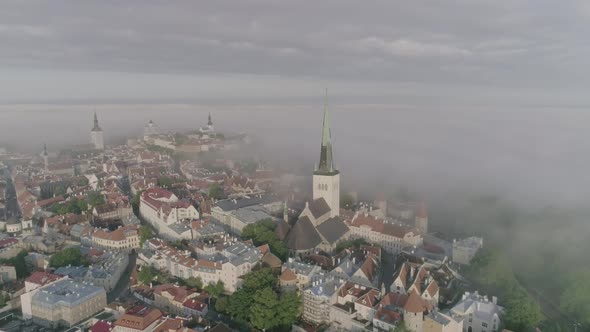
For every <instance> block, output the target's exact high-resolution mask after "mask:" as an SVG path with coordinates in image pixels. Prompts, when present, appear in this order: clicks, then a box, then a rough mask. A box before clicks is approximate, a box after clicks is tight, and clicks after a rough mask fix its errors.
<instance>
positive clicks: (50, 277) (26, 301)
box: [20, 271, 67, 319]
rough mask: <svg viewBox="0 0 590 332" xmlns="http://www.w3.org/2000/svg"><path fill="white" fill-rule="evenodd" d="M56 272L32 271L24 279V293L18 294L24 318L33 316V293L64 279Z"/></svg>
mask: <svg viewBox="0 0 590 332" xmlns="http://www.w3.org/2000/svg"><path fill="white" fill-rule="evenodd" d="M66 278H67V277H63V276H60V275H57V274H52V273H48V272H39V271H36V272H33V274H31V275H30V276H29V277H28V278H26V279H25V293H24V294H22V295H21V296H20V302H21V310H22V313H23V318H24V319H31V318H33V309H32V299H33V295H35V294H36V293H37V291H38V290H39V289H41V288H42V287H45V286H47V285H50V284H52V283H54V282H56V281H58V280H62V279H66Z"/></svg>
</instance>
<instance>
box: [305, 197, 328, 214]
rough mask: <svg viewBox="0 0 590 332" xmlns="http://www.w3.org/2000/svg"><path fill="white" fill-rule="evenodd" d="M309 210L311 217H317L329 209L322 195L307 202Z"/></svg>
mask: <svg viewBox="0 0 590 332" xmlns="http://www.w3.org/2000/svg"><path fill="white" fill-rule="evenodd" d="M309 211H311V214H312V215H313V217H314V218H316V219H317V218H319V217H321V216H323V215H324V214H326V213H328V212H330V211H331V209H330V206H329V205H328V203H326V200H325V199H324V198H323V197H320V198H318V199H315V200H313V201H312V202H311V203H309Z"/></svg>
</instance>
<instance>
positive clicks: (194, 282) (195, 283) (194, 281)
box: [184, 277, 203, 290]
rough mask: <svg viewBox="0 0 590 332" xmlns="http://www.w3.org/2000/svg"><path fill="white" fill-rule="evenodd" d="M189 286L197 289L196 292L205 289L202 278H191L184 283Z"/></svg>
mask: <svg viewBox="0 0 590 332" xmlns="http://www.w3.org/2000/svg"><path fill="white" fill-rule="evenodd" d="M184 282H185V283H186V285H187V286H189V287H192V288H195V289H196V290H201V289H203V280H202V279H201V277H190V278H188V279H186V280H185V281H184Z"/></svg>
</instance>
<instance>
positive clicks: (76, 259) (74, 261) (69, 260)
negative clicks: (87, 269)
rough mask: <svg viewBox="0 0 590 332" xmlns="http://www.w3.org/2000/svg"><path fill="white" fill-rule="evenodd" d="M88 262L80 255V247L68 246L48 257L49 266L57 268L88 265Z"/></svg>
mask: <svg viewBox="0 0 590 332" xmlns="http://www.w3.org/2000/svg"><path fill="white" fill-rule="evenodd" d="M89 264H90V262H89V261H88V258H86V257H85V256H83V255H82V253H81V252H80V249H78V248H68V249H65V250H62V251H59V252H57V253H55V254H53V256H51V258H50V259H49V266H51V267H54V268H59V267H62V266H68V265H73V266H81V265H83V266H88V265H89Z"/></svg>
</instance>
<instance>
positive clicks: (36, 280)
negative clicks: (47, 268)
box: [25, 271, 63, 286]
mask: <svg viewBox="0 0 590 332" xmlns="http://www.w3.org/2000/svg"><path fill="white" fill-rule="evenodd" d="M61 278H63V277H62V276H58V275H57V274H53V273H49V272H42V271H36V272H33V274H31V275H30V276H29V277H28V278H27V279H25V281H27V282H30V283H33V284H37V285H40V286H43V285H47V284H49V283H51V282H54V281H56V280H59V279H61Z"/></svg>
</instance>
